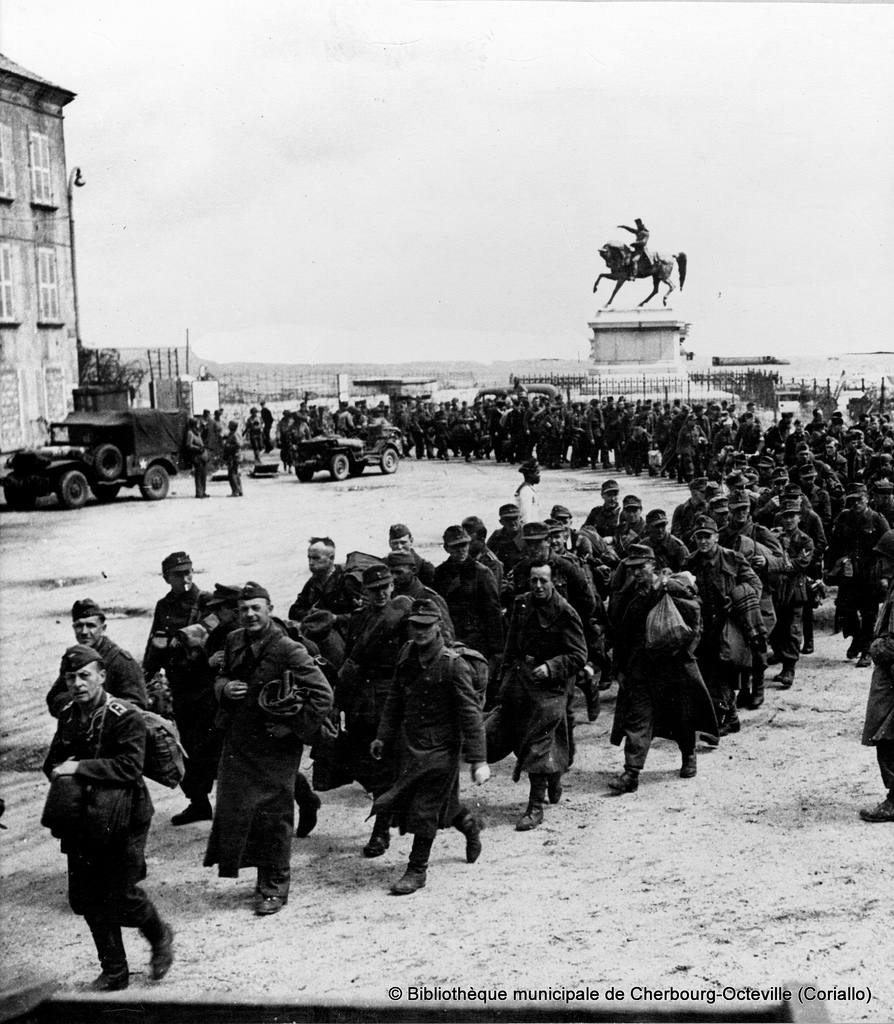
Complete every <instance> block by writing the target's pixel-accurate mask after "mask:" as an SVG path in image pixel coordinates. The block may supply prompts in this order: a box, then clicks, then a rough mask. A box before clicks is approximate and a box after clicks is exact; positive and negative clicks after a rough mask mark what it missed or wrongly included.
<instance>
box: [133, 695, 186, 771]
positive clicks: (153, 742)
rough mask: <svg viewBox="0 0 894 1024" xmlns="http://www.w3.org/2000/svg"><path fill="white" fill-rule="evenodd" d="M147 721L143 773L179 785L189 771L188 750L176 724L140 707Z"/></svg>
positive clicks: (144, 719) (139, 709)
mask: <svg viewBox="0 0 894 1024" xmlns="http://www.w3.org/2000/svg"><path fill="white" fill-rule="evenodd" d="M137 710H138V711H139V712H140V714H141V715H142V716H143V721H144V722H145V723H146V759H145V761H144V762H143V776H144V778H147V779H152V781H153V782H159V783H161V785H162V786H167V787H168V789H176V788H177V787H178V786H179V785H180V783H181V782H182V781H183V776H184V775H185V774H186V761H185V758H186V751H185V750H184V749H183V747H182V746H181V745H180V734H179V733H178V732H177V726H176V725H174V723H173V722H171V721H169V720H168V719H167V718H162V716H161V715H157V714H156V713H155V712H154V711H143V709H142V708H138V709H137Z"/></svg>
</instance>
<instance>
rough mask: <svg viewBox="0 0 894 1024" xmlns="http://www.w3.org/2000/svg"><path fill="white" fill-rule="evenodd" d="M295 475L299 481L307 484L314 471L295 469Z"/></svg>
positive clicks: (311, 478)
mask: <svg viewBox="0 0 894 1024" xmlns="http://www.w3.org/2000/svg"><path fill="white" fill-rule="evenodd" d="M295 476H297V477H298V479H299V480H300V481H301V483H303V484H309V483H310V482H311V480H313V478H314V471H313V470H312V469H296V470H295Z"/></svg>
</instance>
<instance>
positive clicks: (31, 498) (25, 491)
mask: <svg viewBox="0 0 894 1024" xmlns="http://www.w3.org/2000/svg"><path fill="white" fill-rule="evenodd" d="M3 493H4V494H5V495H6V504H7V505H9V507H10V508H11V509H14V510H15V511H16V512H30V511H31V509H33V508H34V506H35V505H36V504H37V492H36V491H35V490H33V489H32V488H31V487H25V486H23V485H22V484H6V486H5V487H4V488H3Z"/></svg>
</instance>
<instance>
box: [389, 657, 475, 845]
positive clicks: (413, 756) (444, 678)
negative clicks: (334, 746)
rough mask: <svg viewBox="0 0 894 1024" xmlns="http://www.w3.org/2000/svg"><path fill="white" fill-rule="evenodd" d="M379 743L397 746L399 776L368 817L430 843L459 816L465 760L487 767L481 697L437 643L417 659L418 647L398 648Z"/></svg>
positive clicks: (458, 662)
mask: <svg viewBox="0 0 894 1024" xmlns="http://www.w3.org/2000/svg"><path fill="white" fill-rule="evenodd" d="M378 738H379V739H380V740H383V741H384V742H385V744H386V747H387V746H392V745H393V746H396V748H397V762H398V775H397V779H396V781H395V782H394V784H393V785H392V786H391V787H390V788H389V789H388V790H387V792H385V793H383V794H382V795H381V796H380V797H379V798H378V799H377V800H376V802H375V804H374V805H373V813H374V814H381V813H393V814H396V815H397V823H398V824H399V826H400V828H401V831H402V832H412V833H413V834H416V833H419V834H420V835H428V836H432V835H434V833H435V831H436V830H437V829H439V828H447V827H449V826H450V825H451V824H452V823H453V820H454V818H456V816H457V814H458V813H459V812H460V809H461V805H460V802H459V769H460V762H461V760H462V758H463V757H464V758H465V760H466V761H467V762H469V763H470V764H474V763H476V762H482V763H483V762H484V761H486V760H487V744H486V742H485V737H484V718H483V716H482V713H481V706H480V704H479V700H478V694H477V693H476V691H475V687H474V685H473V679H472V673H471V671H470V669H469V667H468V665H467V664H466V662H465V661H464V659H463V658H462V657H461V656H460V655H459V654H458V653H457V652H456V651H453V650H451V649H450V648H449V647H446V646H444V645H443V644H442V643H438V644H437V645H436V649H435V650H434V651H431V652H426V654H425V655H424V656H423V657H420V655H419V651H418V648H417V647H416V646H415V644H407V645H406V646H405V647H404V648H403V650H402V651H401V652H400V657H399V658H398V663H397V669H396V671H395V676H394V682H393V685H392V687H391V690H390V692H389V694H388V700H387V702H386V704H385V711H384V713H383V715H382V721H381V723H380V725H379V731H378Z"/></svg>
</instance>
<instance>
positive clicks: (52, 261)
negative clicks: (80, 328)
mask: <svg viewBox="0 0 894 1024" xmlns="http://www.w3.org/2000/svg"><path fill="white" fill-rule="evenodd" d="M37 287H38V293H39V295H38V305H37V319H38V320H42V321H47V320H49V321H58V320H60V319H61V316H60V314H59V276H58V274H57V272H56V250H55V249H38V250H37Z"/></svg>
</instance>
